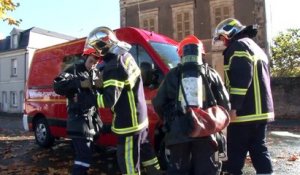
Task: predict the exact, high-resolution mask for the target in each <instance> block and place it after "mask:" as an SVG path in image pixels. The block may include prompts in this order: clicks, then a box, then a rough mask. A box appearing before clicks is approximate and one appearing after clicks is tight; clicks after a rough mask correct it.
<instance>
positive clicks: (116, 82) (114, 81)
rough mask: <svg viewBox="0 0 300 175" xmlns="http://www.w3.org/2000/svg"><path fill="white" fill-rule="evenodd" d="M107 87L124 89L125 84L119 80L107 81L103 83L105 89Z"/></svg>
mask: <svg viewBox="0 0 300 175" xmlns="http://www.w3.org/2000/svg"><path fill="white" fill-rule="evenodd" d="M107 86H116V87H120V88H123V87H124V82H122V81H118V80H106V81H104V82H103V87H104V88H105V87H107Z"/></svg>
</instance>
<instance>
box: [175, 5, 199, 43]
mask: <svg viewBox="0 0 300 175" xmlns="http://www.w3.org/2000/svg"><path fill="white" fill-rule="evenodd" d="M171 8H172V18H173V31H174V32H173V38H174V39H175V40H177V41H180V40H182V39H183V38H184V37H185V36H187V35H190V34H194V3H193V2H185V3H180V4H174V5H171Z"/></svg>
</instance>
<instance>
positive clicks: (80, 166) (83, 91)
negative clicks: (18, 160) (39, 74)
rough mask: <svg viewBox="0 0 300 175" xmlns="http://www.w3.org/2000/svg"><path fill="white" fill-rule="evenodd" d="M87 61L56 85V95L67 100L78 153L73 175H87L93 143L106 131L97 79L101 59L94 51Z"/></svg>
mask: <svg viewBox="0 0 300 175" xmlns="http://www.w3.org/2000/svg"><path fill="white" fill-rule="evenodd" d="M83 57H85V58H84V61H83V62H80V63H78V64H73V65H70V66H67V67H65V69H64V70H62V72H61V73H60V74H59V75H58V76H57V77H56V78H55V79H54V83H53V87H54V91H55V92H56V93H57V94H60V95H64V96H66V97H67V111H68V119H67V134H68V136H69V137H70V138H71V139H72V144H73V148H74V149H75V161H74V165H73V168H72V175H86V174H87V171H88V169H89V167H90V165H91V160H92V142H93V140H94V137H95V136H97V135H99V132H100V128H101V127H102V122H101V120H100V118H99V114H98V105H97V98H96V97H97V94H96V88H99V87H100V86H101V79H100V78H101V77H97V78H95V77H96V76H97V75H98V74H96V71H97V70H96V69H95V65H96V64H97V62H98V59H99V57H97V56H95V55H93V54H92V52H91V50H84V55H83ZM92 77H94V80H93V79H92ZM93 84H94V86H93Z"/></svg>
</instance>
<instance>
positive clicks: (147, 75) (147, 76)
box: [140, 62, 153, 86]
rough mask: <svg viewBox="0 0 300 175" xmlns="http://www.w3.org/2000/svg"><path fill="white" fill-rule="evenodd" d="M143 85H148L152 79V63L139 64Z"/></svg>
mask: <svg viewBox="0 0 300 175" xmlns="http://www.w3.org/2000/svg"><path fill="white" fill-rule="evenodd" d="M140 69H141V74H142V79H143V83H144V86H150V85H151V84H152V81H153V64H151V63H148V62H142V63H141V65H140Z"/></svg>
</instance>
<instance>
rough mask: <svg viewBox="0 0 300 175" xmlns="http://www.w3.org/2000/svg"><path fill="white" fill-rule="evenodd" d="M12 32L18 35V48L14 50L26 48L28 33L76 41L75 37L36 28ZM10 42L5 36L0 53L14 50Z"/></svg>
mask: <svg viewBox="0 0 300 175" xmlns="http://www.w3.org/2000/svg"><path fill="white" fill-rule="evenodd" d="M12 31H14V32H17V33H20V36H19V45H18V48H16V49H23V48H26V47H27V46H28V43H29V35H30V32H33V33H38V34H42V35H47V36H51V37H55V38H61V39H65V40H74V39H76V37H73V36H69V35H65V34H61V33H57V32H53V31H49V30H45V29H41V28H38V27H32V28H29V29H27V30H21V29H16V28H14V29H13V30H12ZM10 42H11V36H7V37H6V38H4V39H2V40H0V52H3V51H9V50H14V49H11V47H10Z"/></svg>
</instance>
